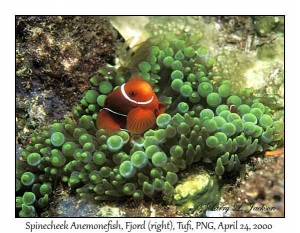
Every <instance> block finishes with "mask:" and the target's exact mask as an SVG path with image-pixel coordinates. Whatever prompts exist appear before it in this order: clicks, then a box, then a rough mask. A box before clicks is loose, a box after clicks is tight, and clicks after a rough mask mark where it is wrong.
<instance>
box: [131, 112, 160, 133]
mask: <svg viewBox="0 0 300 233" xmlns="http://www.w3.org/2000/svg"><path fill="white" fill-rule="evenodd" d="M155 121H156V117H155V114H154V112H153V111H151V110H149V109H145V108H141V107H139V108H135V109H133V110H131V111H130V112H129V113H128V115H127V124H126V128H127V129H128V130H129V131H130V132H132V133H134V134H141V133H143V132H145V131H146V130H148V129H150V128H152V127H153V126H154V125H155Z"/></svg>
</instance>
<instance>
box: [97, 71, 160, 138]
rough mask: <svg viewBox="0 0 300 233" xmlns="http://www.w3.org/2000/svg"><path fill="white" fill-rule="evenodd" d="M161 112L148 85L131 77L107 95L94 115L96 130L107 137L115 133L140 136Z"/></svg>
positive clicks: (139, 78) (156, 99)
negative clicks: (105, 133)
mask: <svg viewBox="0 0 300 233" xmlns="http://www.w3.org/2000/svg"><path fill="white" fill-rule="evenodd" d="M165 110H166V106H165V104H163V103H161V102H159V101H158V98H157V96H156V95H155V93H154V91H153V89H152V87H151V86H150V84H149V83H148V82H146V81H145V80H144V79H142V78H141V77H132V78H131V79H130V80H129V81H128V82H127V83H124V84H123V85H122V86H120V87H119V88H117V89H115V90H114V91H112V92H111V93H110V94H108V96H107V97H106V99H105V102H104V107H103V109H101V110H100V112H99V113H98V115H97V127H98V128H99V129H105V130H106V131H107V132H108V133H109V134H110V135H111V134H113V133H115V132H117V131H119V130H128V131H129V132H131V133H133V134H141V133H143V132H145V131H146V130H148V129H151V128H152V127H153V126H154V125H155V122H156V117H157V116H158V115H160V114H161V113H164V112H165Z"/></svg>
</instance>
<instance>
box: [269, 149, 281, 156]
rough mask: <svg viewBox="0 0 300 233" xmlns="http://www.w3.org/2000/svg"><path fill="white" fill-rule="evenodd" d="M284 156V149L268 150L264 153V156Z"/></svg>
mask: <svg viewBox="0 0 300 233" xmlns="http://www.w3.org/2000/svg"><path fill="white" fill-rule="evenodd" d="M278 155H284V148H278V149H276V150H268V151H266V152H265V156H278Z"/></svg>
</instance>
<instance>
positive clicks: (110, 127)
mask: <svg viewBox="0 0 300 233" xmlns="http://www.w3.org/2000/svg"><path fill="white" fill-rule="evenodd" d="M96 122H97V128H98V129H105V130H106V132H107V133H108V134H109V135H112V134H114V133H116V132H117V131H119V130H120V125H119V124H118V123H117V122H116V121H115V120H114V119H113V117H112V115H111V113H110V112H109V111H107V110H105V109H102V110H101V111H100V112H99V113H98V115H97V121H96Z"/></svg>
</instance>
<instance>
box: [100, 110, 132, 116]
mask: <svg viewBox="0 0 300 233" xmlns="http://www.w3.org/2000/svg"><path fill="white" fill-rule="evenodd" d="M102 109H103V110H107V111H109V112H111V113H114V114H117V115H120V116H124V117H127V115H125V114H122V113H119V112H115V111H113V110H111V109H109V108H102Z"/></svg>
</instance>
